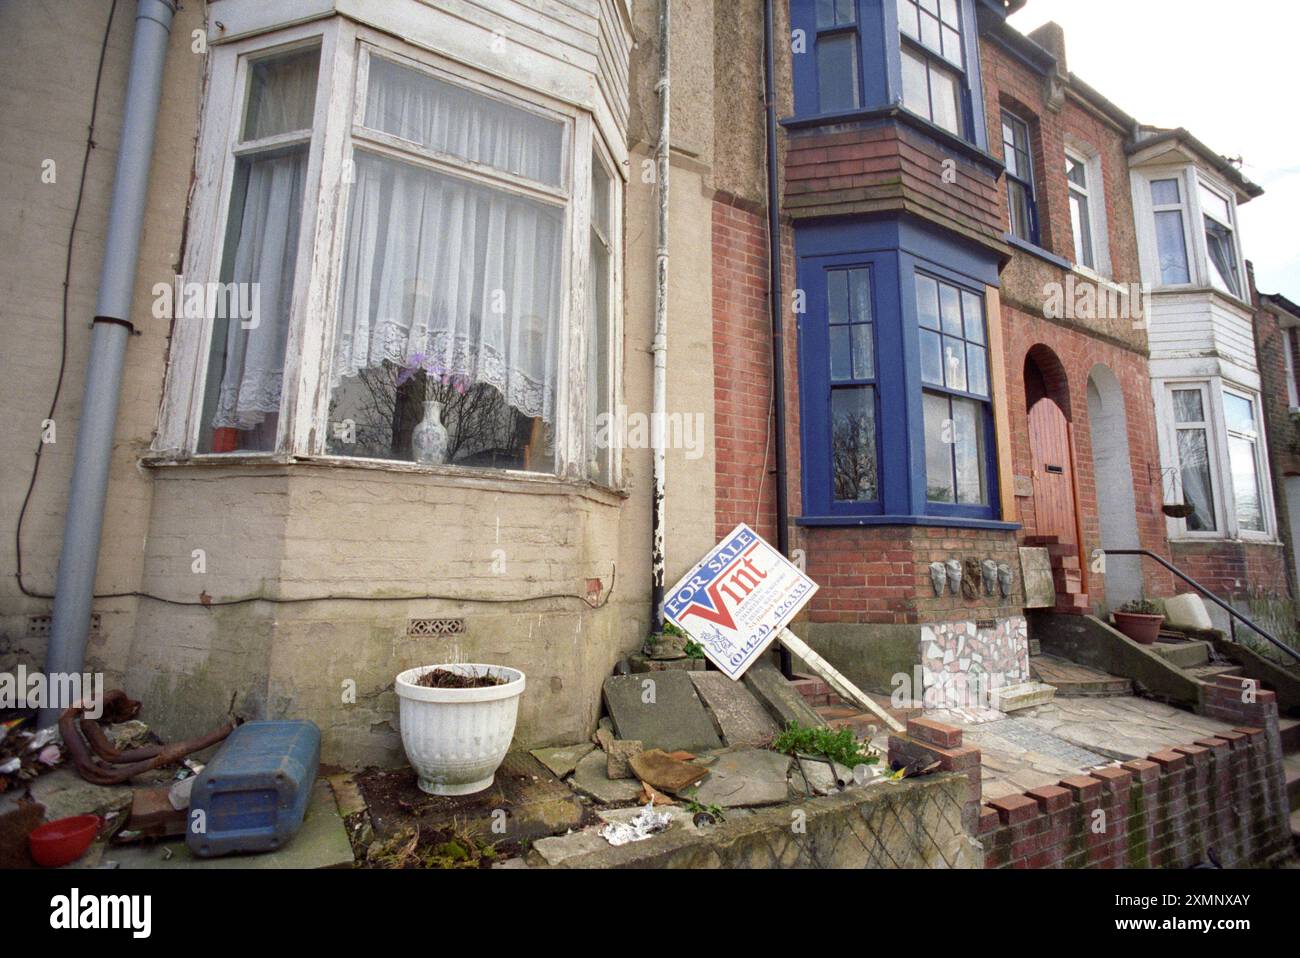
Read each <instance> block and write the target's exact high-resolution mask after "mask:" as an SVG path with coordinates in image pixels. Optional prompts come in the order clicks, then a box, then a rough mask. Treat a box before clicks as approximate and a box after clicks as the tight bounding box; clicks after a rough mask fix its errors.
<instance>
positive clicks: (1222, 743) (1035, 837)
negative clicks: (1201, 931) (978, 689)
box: [889, 680, 1291, 868]
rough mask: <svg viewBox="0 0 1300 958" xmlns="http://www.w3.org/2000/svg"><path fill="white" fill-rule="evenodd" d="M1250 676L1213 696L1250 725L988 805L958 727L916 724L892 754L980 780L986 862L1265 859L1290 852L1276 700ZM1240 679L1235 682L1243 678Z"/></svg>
mask: <svg viewBox="0 0 1300 958" xmlns="http://www.w3.org/2000/svg"><path fill="white" fill-rule="evenodd" d="M1241 681H1242V680H1231V681H1224V682H1222V683H1221V684H1218V685H1216V686H1212V687H1211V688H1210V689H1209V690H1208V691H1207V702H1206V706H1205V709H1204V711H1205V713H1206V714H1207V715H1210V716H1211V717H1213V718H1217V719H1219V720H1220V721H1224V722H1229V723H1233V724H1237V723H1242V724H1241V727H1239V728H1236V729H1234V730H1233V731H1230V732H1222V733H1220V734H1218V735H1217V736H1215V737H1212V738H1202V739H1197V740H1196V741H1195V742H1193V743H1189V744H1187V745H1175V746H1172V747H1170V748H1167V749H1162V750H1161V751H1158V752H1154V753H1152V754H1151V755H1149V756H1148V757H1147V758H1146V759H1138V760H1135V761H1130V762H1124V763H1123V764H1122V765H1117V766H1108V767H1106V768H1101V769H1094V770H1093V771H1091V772H1087V773H1083V772H1081V773H1080V774H1078V775H1073V776H1070V777H1068V778H1064V779H1062V780H1061V781H1060V782H1059V783H1057V784H1056V785H1045V786H1040V787H1038V788H1033V789H1030V790H1029V791H1027V792H1024V793H1022V794H1013V795H1007V796H1004V797H1002V798H997V799H994V800H992V801H990V802H987V803H983V804H981V797H982V796H981V784H980V769H981V763H982V758H981V755H980V752H979V750H978V749H975V748H970V747H968V746H963V744H962V733H961V730H960V729H957V728H953V727H952V726H947V725H942V724H940V723H937V722H931V721H926V720H918V719H912V720H909V721H908V723H907V734H906V735H890V736H889V761H890V763H891V765H892V764H894V763H895V762H903V763H905V764H908V765H921V764H929V763H931V762H936V761H937V762H938V763H939V766H940V770H941V771H944V772H952V773H956V774H961V775H965V776H966V778H967V779H968V781H969V783H970V785H969V787H968V790H967V796H968V801H967V804H966V808H965V810H964V813H963V816H962V817H963V823H964V824H965V826H966V828H967V829H968V830H969V831H971V832H972V833H974V834H975V835H976V836H977V837H978V838H979V840H980V843H981V844H982V845H983V846H984V867H985V868H1153V867H1154V868H1188V867H1190V866H1192V865H1196V864H1199V863H1203V862H1208V861H1209V860H1210V855H1211V853H1212V854H1213V855H1214V857H1215V858H1217V860H1218V861H1219V863H1220V864H1221V865H1222V866H1223V867H1225V868H1232V867H1246V866H1252V865H1253V866H1259V865H1263V864H1266V863H1268V862H1269V861H1270V859H1272V858H1274V857H1275V856H1278V855H1280V854H1282V853H1285V852H1288V851H1289V850H1290V848H1291V836H1290V829H1289V827H1288V824H1287V816H1288V808H1287V801H1286V787H1285V771H1284V769H1283V766H1282V747H1281V739H1280V737H1279V734H1278V724H1277V700H1276V698H1275V696H1274V695H1273V693H1271V692H1265V691H1256V692H1255V693H1254V701H1251V702H1244V701H1243V696H1242V694H1241V687H1240V682H1241ZM1234 683H1235V684H1234ZM1098 813H1100V814H1098Z"/></svg>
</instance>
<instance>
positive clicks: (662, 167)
mask: <svg viewBox="0 0 1300 958" xmlns="http://www.w3.org/2000/svg"><path fill="white" fill-rule="evenodd" d="M671 4H672V0H659V82H658V84H657V85H656V88H655V89H656V90H657V91H658V93H659V146H658V148H657V149H656V152H655V182H656V183H657V184H658V186H659V223H658V249H657V251H656V253H655V337H654V343H653V346H652V351H653V353H654V364H655V365H654V413H653V415H652V416H651V419H650V421H651V427H650V432H651V444H652V446H653V447H654V451H653V457H654V467H653V468H654V504H653V506H654V514H653V517H652V520H651V527H650V528H651V538H652V540H653V544H652V549H653V552H652V554H651V557H650V569H651V573H650V574H651V579H650V605H651V611H650V614H651V621H652V622H653V623H654V628H653V632H654V633H655V634H656V635H659V634H662V633H663V630H664V611H663V605H664V471H665V465H666V463H665V456H664V432H665V430H664V424H665V420H666V419H667V412H668V150H669V145H668V130H669V122H668V121H669V96H668V93H669V75H670V66H671V58H670V57H669V54H668V36H669V29H670V26H671V19H672V18H671V14H670V12H669V8H670V6H671Z"/></svg>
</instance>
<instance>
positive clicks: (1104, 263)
mask: <svg viewBox="0 0 1300 958" xmlns="http://www.w3.org/2000/svg"><path fill="white" fill-rule="evenodd" d="M1065 155H1066V157H1068V158H1069V159H1071V160H1074V162H1076V163H1079V164H1082V166H1083V170H1084V176H1085V177H1086V178H1087V180H1088V186H1087V188H1086V189H1080V188H1079V187H1078V186H1076V185H1075V184H1074V183H1073V182H1071V181H1070V179H1069V178H1068V177H1067V178H1066V191H1067V196H1066V199H1067V203H1066V209H1067V210H1068V209H1069V203H1068V199H1069V194H1070V193H1079V194H1081V195H1082V196H1083V197H1084V198H1085V199H1086V201H1087V205H1088V220H1089V226H1090V228H1091V232H1092V261H1093V264H1094V265H1093V266H1092V267H1088V266H1085V265H1084V264H1082V263H1078V262H1076V263H1075V264H1074V268H1075V269H1076V270H1078V271H1079V272H1080V273H1083V274H1084V275H1089V274H1091V275H1093V276H1096V277H1097V278H1099V279H1109V278H1110V276H1111V262H1110V227H1109V224H1108V223H1107V222H1106V182H1105V178H1104V175H1103V173H1102V168H1101V154H1099V153H1098V152H1097V151H1096V150H1095V149H1093V148H1092V147H1090V146H1088V145H1087V144H1084V143H1081V142H1075V141H1068V142H1067V143H1066V146H1065ZM1070 225H1071V227H1072V228H1073V226H1074V219H1073V213H1072V212H1071V220H1070ZM1071 237H1073V231H1072V232H1071Z"/></svg>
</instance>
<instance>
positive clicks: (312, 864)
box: [92, 778, 354, 869]
mask: <svg viewBox="0 0 1300 958" xmlns="http://www.w3.org/2000/svg"><path fill="white" fill-rule="evenodd" d="M353 860H354V859H353V854H352V843H351V842H349V841H348V833H347V828H346V827H345V826H344V824H343V819H342V817H340V815H339V812H338V806H337V805H336V804H335V801H334V795H333V793H332V792H331V790H330V787H329V784H328V783H327V782H326V781H325V780H324V779H320V778H318V779H317V780H316V784H315V785H313V786H312V793H311V802H310V803H309V804H308V806H307V815H306V817H305V818H304V819H303V822H302V827H301V828H299V829H298V834H296V835H294V836H293V839H292V840H291V841H290V842H289V843H288V844H287V845H285V846H284V847H283V848H279V849H276V850H275V851H273V852H265V853H261V854H252V855H223V856H222V857H221V858H196V857H195V856H194V855H192V854H191V853H190V850H189V847H188V846H187V845H186V844H185V840H184V839H176V840H173V841H168V842H155V843H149V844H141V845H124V846H119V847H115V848H105V849H104V852H103V856H102V861H103V863H105V864H106V863H108V862H115V863H116V864H117V867H118V868H270V869H276V868H294V869H298V868H351V867H352V864H353ZM95 864H99V863H98V862H96V863H95ZM92 867H93V866H92Z"/></svg>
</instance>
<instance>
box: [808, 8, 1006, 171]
mask: <svg viewBox="0 0 1300 958" xmlns="http://www.w3.org/2000/svg"><path fill="white" fill-rule="evenodd" d="M977 2H981V0H790V26H791V30H792V37H793V45H792V49H793V53H794V57H793V61H792V68H793V74H794V76H793V80H794V84H793V86H794V112H795V116H794V118H793V122H795V123H797V124H804V123H807V122H813V123H815V122H817V121H818V120H820V119H821V118H823V117H825V118H827V119H831V118H837V119H839V120H843V119H845V117H844V114H851V113H858V112H861V113H866V112H868V111H871V112H874V111H881V110H891V111H892V110H894V109H897V108H898V107H900V106H901V107H902V108H903V109H904V110H906V111H907V112H908V113H909V114H912V115H913V116H915V117H920V118H921V119H923V120H925V121H926V122H927V123H928V124H933V125H934V126H936V127H939V128H940V129H942V130H944V131H945V132H947V133H949V134H951V135H953V136H956V137H958V138H960V139H962V140H965V141H967V142H969V143H972V144H974V145H975V146H976V147H978V148H979V149H981V150H987V149H988V131H987V130H986V129H985V126H984V124H983V123H982V122H980V117H982V116H983V111H984V99H983V91H982V82H981V79H980V63H979V46H978V42H977V32H978V31H977V26H976V16H975V5H976V3H977ZM913 125H914V126H916V125H918V124H915V123H913Z"/></svg>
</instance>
